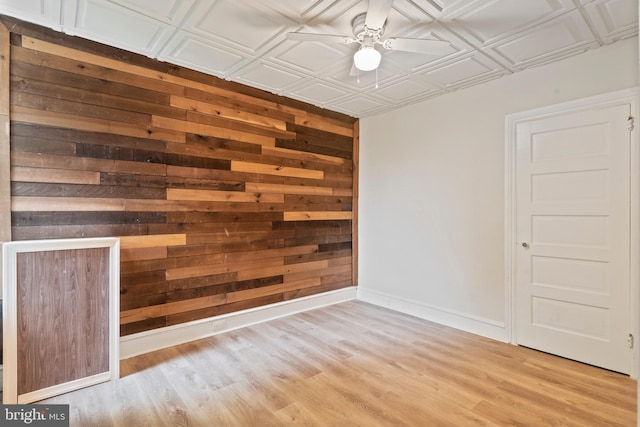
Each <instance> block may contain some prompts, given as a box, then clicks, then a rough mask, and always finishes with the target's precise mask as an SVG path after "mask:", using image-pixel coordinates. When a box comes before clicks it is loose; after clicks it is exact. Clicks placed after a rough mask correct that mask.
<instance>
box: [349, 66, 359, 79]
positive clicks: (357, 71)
mask: <svg viewBox="0 0 640 427" xmlns="http://www.w3.org/2000/svg"><path fill="white" fill-rule="evenodd" d="M359 74H360V70H358V69H357V68H356V64H355V63H354V64H351V71H349V75H350V76H351V77H355V76H357V75H359Z"/></svg>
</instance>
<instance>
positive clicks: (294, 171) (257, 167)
mask: <svg viewBox="0 0 640 427" xmlns="http://www.w3.org/2000/svg"><path fill="white" fill-rule="evenodd" d="M231 171H232V172H248V173H257V174H265V175H275V176H291V177H294V178H309V179H323V178H324V172H323V171H321V170H314V169H300V168H292V167H286V166H277V165H269V164H264V163H250V162H241V161H238V160H232V161H231Z"/></svg>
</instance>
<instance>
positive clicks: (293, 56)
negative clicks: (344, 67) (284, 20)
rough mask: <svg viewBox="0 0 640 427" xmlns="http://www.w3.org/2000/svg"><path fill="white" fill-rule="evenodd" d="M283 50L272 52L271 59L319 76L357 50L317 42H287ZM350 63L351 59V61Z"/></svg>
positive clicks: (283, 45)
mask: <svg viewBox="0 0 640 427" xmlns="http://www.w3.org/2000/svg"><path fill="white" fill-rule="evenodd" d="M281 46H282V49H274V50H273V51H271V53H270V55H273V56H272V57H271V58H272V59H273V60H276V61H280V62H282V63H283V64H284V65H289V66H295V67H298V68H300V69H302V70H304V71H306V72H309V73H312V74H315V75H317V74H318V73H320V72H321V71H322V70H325V69H326V68H328V67H332V66H334V65H335V64H336V63H337V62H342V61H345V56H346V57H349V58H350V56H351V55H353V52H355V49H350V48H348V47H346V46H340V45H338V44H337V43H336V44H335V45H331V44H326V43H317V42H291V41H286V42H284V43H283V44H282V45H281ZM349 61H350V59H349Z"/></svg>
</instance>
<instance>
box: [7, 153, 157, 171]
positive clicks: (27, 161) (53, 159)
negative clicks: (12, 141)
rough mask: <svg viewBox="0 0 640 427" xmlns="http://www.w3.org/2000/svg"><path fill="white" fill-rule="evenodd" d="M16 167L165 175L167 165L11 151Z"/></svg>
mask: <svg viewBox="0 0 640 427" xmlns="http://www.w3.org/2000/svg"><path fill="white" fill-rule="evenodd" d="M11 165H12V166H14V167H20V166H22V167H27V168H43V169H60V170H71V171H98V172H120V173H130V174H148V175H165V173H166V170H167V166H166V165H161V164H153V163H142V162H129V161H114V160H106V159H92V158H88V157H65V156H54V155H49V154H38V153H19V152H12V153H11Z"/></svg>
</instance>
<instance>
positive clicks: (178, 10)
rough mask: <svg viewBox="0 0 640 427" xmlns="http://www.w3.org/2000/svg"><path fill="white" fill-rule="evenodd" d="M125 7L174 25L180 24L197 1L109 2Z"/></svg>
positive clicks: (122, 0)
mask: <svg viewBox="0 0 640 427" xmlns="http://www.w3.org/2000/svg"><path fill="white" fill-rule="evenodd" d="M109 1H111V2H112V3H117V4H119V5H121V6H123V7H126V8H129V9H133V10H135V11H137V12H140V13H143V14H145V15H148V16H151V17H153V18H155V19H157V20H158V21H162V22H166V23H168V24H172V25H180V22H181V21H182V19H183V18H184V16H185V15H186V13H187V12H188V11H189V9H190V8H191V7H192V6H193V4H194V2H195V0H154V1H153V2H150V1H148V0H109Z"/></svg>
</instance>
